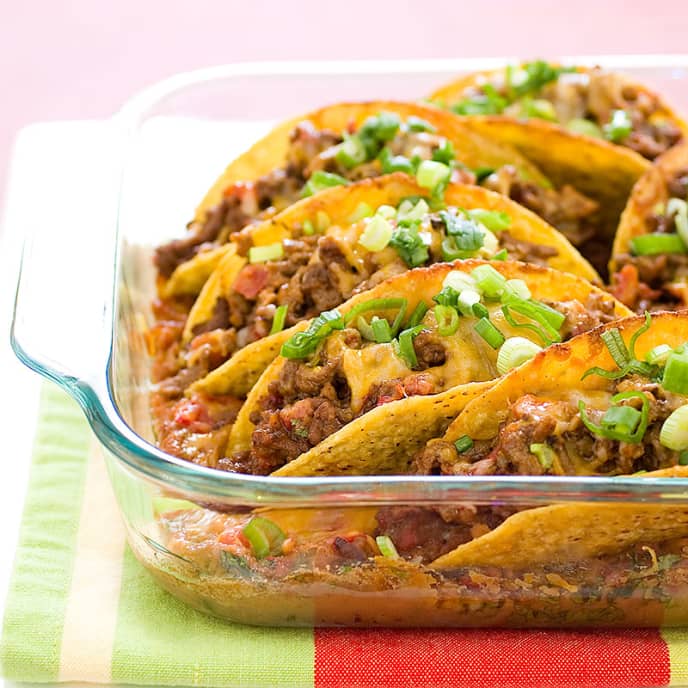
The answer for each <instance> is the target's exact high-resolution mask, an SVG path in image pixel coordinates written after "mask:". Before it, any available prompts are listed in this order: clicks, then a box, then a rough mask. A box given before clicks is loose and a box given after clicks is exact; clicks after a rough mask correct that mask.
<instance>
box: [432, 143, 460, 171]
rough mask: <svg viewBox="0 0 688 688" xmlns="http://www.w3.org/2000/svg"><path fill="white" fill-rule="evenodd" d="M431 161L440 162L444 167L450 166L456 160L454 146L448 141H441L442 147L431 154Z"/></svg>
mask: <svg viewBox="0 0 688 688" xmlns="http://www.w3.org/2000/svg"><path fill="white" fill-rule="evenodd" d="M432 159H433V160H434V161H435V162H441V163H444V164H445V165H449V166H451V164H452V163H453V162H454V160H455V159H456V152H455V151H454V146H453V145H452V142H451V141H449V140H448V139H443V140H442V145H440V146H439V147H438V148H435V150H434V151H433V152H432Z"/></svg>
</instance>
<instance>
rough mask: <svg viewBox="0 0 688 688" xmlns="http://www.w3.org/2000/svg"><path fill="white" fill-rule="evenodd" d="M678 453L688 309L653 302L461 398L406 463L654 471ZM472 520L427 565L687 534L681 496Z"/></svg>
mask: <svg viewBox="0 0 688 688" xmlns="http://www.w3.org/2000/svg"><path fill="white" fill-rule="evenodd" d="M686 464H688V315H687V314H685V313H683V314H674V313H660V314H656V315H654V316H652V317H651V316H650V315H649V314H647V315H646V316H645V317H639V316H635V317H631V318H626V319H624V320H620V321H618V322H616V323H613V324H610V325H606V326H604V327H600V328H598V329H596V330H594V331H592V332H589V333H587V334H583V335H581V336H579V337H576V338H574V339H572V340H571V341H570V342H568V343H565V344H555V345H553V346H551V347H549V348H548V349H546V350H545V351H543V352H542V353H540V354H538V355H537V356H535V357H534V358H533V359H532V360H531V361H530V362H528V363H526V364H525V365H523V366H521V367H519V368H518V369H516V370H513V371H512V372H511V373H510V374H508V375H506V376H505V377H503V378H502V379H501V380H499V381H498V382H497V383H496V384H495V385H494V386H493V387H492V388H491V389H490V390H488V391H487V392H485V393H484V394H483V395H481V396H480V397H478V398H477V399H475V400H474V401H473V402H471V403H469V404H468V405H467V406H466V407H465V409H464V411H463V412H462V413H460V414H459V415H458V417H457V418H456V420H455V421H454V422H453V423H452V424H451V425H450V426H449V429H448V430H447V432H446V433H445V435H444V437H442V438H441V439H435V440H431V441H430V442H428V444H427V446H426V447H425V449H424V450H422V451H421V452H419V453H418V454H417V455H416V456H415V457H414V458H413V461H412V462H411V465H410V469H411V470H412V471H413V472H414V473H416V474H432V475H483V476H484V475H559V476H561V475H577V476H581V475H585V476H615V475H638V476H640V475H642V476H643V477H648V478H651V477H672V476H677V477H686V476H687V475H688V466H687V465H686ZM399 468H400V469H401V470H404V468H405V467H404V466H403V465H402V466H399ZM487 511H488V512H490V510H489V509H488V510H487ZM441 517H442V518H443V519H445V520H446V522H447V523H452V522H453V523H465V518H466V514H464V513H462V509H458V510H457V513H455V514H453V513H452V510H451V509H448V510H445V511H444V512H442V513H441ZM379 518H380V517H378V520H379ZM382 518H383V520H385V519H387V520H389V519H390V518H391V516H390V515H387V516H384V515H383V516H382ZM462 519H463V520H462ZM480 524H481V526H482V532H483V534H482V535H481V537H478V538H475V539H472V540H471V541H470V542H467V543H465V544H462V545H461V546H460V547H459V548H458V549H456V550H454V551H452V552H449V553H445V554H444V555H443V556H442V557H441V558H439V559H438V560H437V561H436V562H435V563H434V565H435V566H438V567H440V568H444V567H457V566H463V565H466V564H467V563H469V562H470V564H471V565H477V566H480V565H495V566H518V567H526V568H527V567H528V566H532V565H535V564H542V563H544V562H547V561H561V560H562V559H567V558H568V559H572V560H575V559H579V558H585V557H591V556H596V555H608V554H613V553H615V552H619V551H621V550H623V549H625V548H627V547H630V546H632V545H633V544H634V543H636V542H638V541H639V540H645V541H649V542H660V541H662V540H665V539H669V538H672V537H681V536H685V535H688V508H685V507H677V506H671V507H667V506H655V505H642V504H632V505H623V504H559V505H552V506H547V507H538V508H532V509H527V510H525V511H523V510H522V511H520V512H519V513H518V514H516V515H512V514H511V513H509V512H508V511H505V510H503V509H497V511H496V512H494V511H491V512H490V513H485V514H484V518H482V520H481V521H480ZM393 535H394V534H391V537H392V539H394V537H393ZM399 539H400V540H401V541H403V537H399ZM515 541H518V542H519V547H518V548H514V545H513V543H514V542H515ZM432 552H433V554H434V553H436V548H433V549H432Z"/></svg>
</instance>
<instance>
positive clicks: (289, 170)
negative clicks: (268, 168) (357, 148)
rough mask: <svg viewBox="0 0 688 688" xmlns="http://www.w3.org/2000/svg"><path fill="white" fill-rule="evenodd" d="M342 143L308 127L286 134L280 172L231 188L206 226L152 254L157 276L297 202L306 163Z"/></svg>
mask: <svg viewBox="0 0 688 688" xmlns="http://www.w3.org/2000/svg"><path fill="white" fill-rule="evenodd" d="M341 140H342V139H341V137H340V136H339V135H338V134H336V133H335V132H333V131H329V130H326V129H324V130H321V131H318V130H316V129H315V128H314V127H313V125H311V124H310V123H309V122H302V123H301V124H299V125H297V126H296V127H295V128H294V130H293V131H292V133H291V135H290V145H289V150H288V152H287V163H286V166H285V167H284V168H279V169H276V170H273V171H272V172H270V173H269V174H267V175H264V176H262V177H260V178H258V179H257V180H256V181H255V182H245V183H237V184H234V185H233V186H230V187H229V188H228V189H227V190H226V191H225V197H224V198H223V199H222V201H220V203H218V204H217V205H216V206H215V207H214V208H212V209H211V210H209V211H208V214H207V216H206V218H205V220H204V221H202V222H193V223H191V224H190V225H189V233H188V235H187V236H186V237H184V238H183V239H175V240H174V241H171V242H169V243H167V244H164V245H162V246H159V247H158V248H157V249H156V252H155V258H154V261H155V265H156V266H157V268H158V271H159V272H160V274H161V275H162V276H163V277H166V278H167V277H169V276H170V275H171V274H172V273H173V272H174V271H175V269H176V268H177V267H178V266H179V265H181V264H182V263H184V262H186V261H187V260H190V259H191V258H193V257H194V256H195V255H196V254H197V253H198V252H199V251H200V250H202V249H203V248H207V247H210V246H212V245H217V244H221V243H225V242H226V241H227V239H228V238H229V235H230V234H231V233H232V232H236V231H237V230H239V229H241V228H242V227H245V226H246V225H248V224H250V223H251V222H253V221H256V220H259V219H262V218H263V217H265V216H267V215H269V214H271V213H274V212H276V211H279V210H282V209H284V208H286V207H287V206H289V205H291V204H292V203H293V202H295V201H297V200H298V199H299V197H300V193H301V189H302V188H303V185H304V183H305V181H306V178H307V177H306V168H307V167H308V165H309V164H310V162H311V161H312V160H313V158H315V157H316V156H318V155H319V154H320V153H322V152H323V151H324V150H326V149H328V148H331V147H332V146H335V145H336V144H338V143H340V142H341Z"/></svg>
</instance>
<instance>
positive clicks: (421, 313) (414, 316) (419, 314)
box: [406, 301, 428, 327]
mask: <svg viewBox="0 0 688 688" xmlns="http://www.w3.org/2000/svg"><path fill="white" fill-rule="evenodd" d="M427 312H428V306H427V304H426V303H425V301H419V302H418V305H417V306H416V307H415V308H414V309H413V313H411V317H410V318H409V320H408V322H407V323H406V327H415V326H416V325H419V324H420V322H421V320H423V318H424V317H425V314H426V313H427Z"/></svg>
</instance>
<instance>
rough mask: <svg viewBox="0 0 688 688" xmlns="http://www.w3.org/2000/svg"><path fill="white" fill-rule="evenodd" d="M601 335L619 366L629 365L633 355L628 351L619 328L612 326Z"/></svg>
mask: <svg viewBox="0 0 688 688" xmlns="http://www.w3.org/2000/svg"><path fill="white" fill-rule="evenodd" d="M600 336H601V338H602V341H603V342H604V343H605V346H606V347H607V350H608V351H609V354H610V355H611V357H612V358H613V359H614V363H616V365H617V366H619V368H624V367H625V366H627V365H628V364H629V363H630V360H631V356H630V354H629V353H628V349H627V348H626V344H625V342H624V340H623V339H622V338H621V333H620V332H619V328H618V327H612V328H611V329H609V330H607V331H606V332H603V333H602V334H601V335H600Z"/></svg>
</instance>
